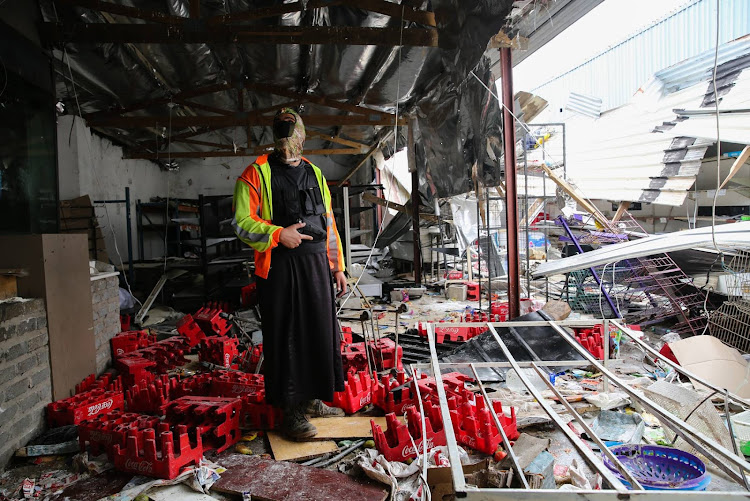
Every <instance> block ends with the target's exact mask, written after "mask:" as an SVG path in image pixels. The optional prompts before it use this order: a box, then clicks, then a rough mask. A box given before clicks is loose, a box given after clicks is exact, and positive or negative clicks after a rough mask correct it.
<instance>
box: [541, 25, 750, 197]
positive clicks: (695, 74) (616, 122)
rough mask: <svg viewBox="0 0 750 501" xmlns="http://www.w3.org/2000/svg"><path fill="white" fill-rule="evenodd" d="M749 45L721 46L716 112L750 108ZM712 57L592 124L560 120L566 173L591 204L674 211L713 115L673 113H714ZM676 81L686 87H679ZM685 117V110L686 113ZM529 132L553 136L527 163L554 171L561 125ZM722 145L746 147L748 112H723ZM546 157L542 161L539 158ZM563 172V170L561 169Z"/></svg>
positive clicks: (664, 78) (655, 81) (661, 78)
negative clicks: (658, 207)
mask: <svg viewBox="0 0 750 501" xmlns="http://www.w3.org/2000/svg"><path fill="white" fill-rule="evenodd" d="M748 67H750V40H745V39H742V40H737V41H734V42H730V43H727V44H724V45H723V46H721V47H720V49H719V68H718V71H717V81H718V90H719V98H720V110H730V109H746V108H750V71H748V70H747V68H748ZM712 72H713V58H709V57H704V55H701V56H699V57H696V58H694V59H691V60H686V61H683V62H682V63H679V64H677V65H675V66H673V67H670V68H667V69H666V70H663V71H661V72H659V73H657V75H655V76H654V77H653V78H652V79H651V80H650V81H649V82H648V83H647V84H646V85H644V86H643V87H642V88H641V89H639V90H638V92H637V93H636V95H635V96H634V98H633V100H632V101H631V102H630V103H629V104H627V105H625V106H622V107H620V108H617V109H615V110H612V111H609V112H606V113H603V114H602V115H601V117H600V118H598V119H593V118H590V117H585V116H582V115H573V116H571V117H570V118H568V119H567V120H566V137H565V150H566V162H565V163H566V175H567V178H568V179H569V180H571V181H572V182H573V183H574V184H575V185H576V186H577V187H578V188H579V190H580V191H581V192H582V193H583V194H584V195H585V196H586V197H588V198H589V199H604V200H613V201H631V202H648V203H654V204H662V205H671V206H680V205H682V204H683V202H684V200H685V197H686V196H687V193H688V190H689V189H690V188H691V187H692V186H693V183H694V182H695V177H696V175H697V173H698V171H699V169H700V166H701V161H702V159H703V156H704V155H705V153H706V149H707V147H708V146H710V145H711V144H713V143H715V142H716V136H717V134H716V119H715V116H714V115H711V114H707V115H699V116H695V115H694V114H690V116H689V117H685V116H683V115H681V114H680V113H679V112H676V111H675V110H702V111H704V112H708V111H710V110H712V109H713V107H714V105H713V97H712V96H713V86H712V84H711V81H712ZM680 82H684V83H685V84H688V83H689V84H690V85H687V86H685V85H680ZM688 114H689V113H688ZM531 128H532V132H534V133H535V134H536V133H538V132H540V131H544V130H551V131H558V134H553V135H552V136H551V137H550V138H549V140H548V141H547V143H545V151H544V152H542V149H541V148H537V149H534V150H532V151H529V152H528V155H529V158H528V162H529V165H531V166H536V165H539V164H541V163H542V162H544V163H546V164H547V165H549V166H550V167H560V166H561V165H562V162H563V144H562V143H563V139H562V136H561V134H559V130H560V128H559V127H555V128H552V127H550V128H548V129H545V128H544V127H543V126H534V125H532V126H531ZM720 131H721V140H722V141H730V142H736V143H743V144H750V115H748V114H747V113H741V114H722V115H721V118H720ZM543 156H544V158H543ZM558 173H559V174H560V175H562V168H560V170H559V172H558Z"/></svg>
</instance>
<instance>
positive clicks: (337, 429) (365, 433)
mask: <svg viewBox="0 0 750 501" xmlns="http://www.w3.org/2000/svg"><path fill="white" fill-rule="evenodd" d="M371 419H372V420H373V421H375V424H377V425H380V427H381V428H383V429H384V430H385V429H386V428H387V427H388V426H387V425H386V423H385V417H368V416H364V417H362V416H346V417H332V418H312V419H310V423H312V424H313V425H314V426H315V427H316V428H317V429H318V434H317V435H315V438H314V440H330V439H342V438H372V427H371V426H370V420H371Z"/></svg>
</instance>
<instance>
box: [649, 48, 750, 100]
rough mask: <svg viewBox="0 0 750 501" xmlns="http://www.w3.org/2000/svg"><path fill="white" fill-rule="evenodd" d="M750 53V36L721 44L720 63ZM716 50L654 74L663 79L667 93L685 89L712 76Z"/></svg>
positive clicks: (708, 51) (705, 52)
mask: <svg viewBox="0 0 750 501" xmlns="http://www.w3.org/2000/svg"><path fill="white" fill-rule="evenodd" d="M748 53H750V38H748V37H745V38H744V39H741V40H737V41H735V42H733V43H728V44H724V45H721V46H719V54H718V61H717V62H718V64H719V65H721V64H725V63H727V62H728V61H732V60H735V59H738V58H740V57H742V56H743V55H745V54H748ZM714 57H715V50H714V49H709V50H706V51H704V52H702V53H701V54H699V55H698V56H696V57H692V58H690V59H686V60H685V61H681V62H679V63H677V64H673V65H672V66H670V67H669V68H665V69H663V70H661V71H657V72H656V73H655V74H654V76H655V77H656V78H658V79H659V80H661V82H662V84H663V85H664V91H665V92H667V93H670V92H675V91H678V90H681V89H685V88H687V87H690V86H692V85H695V84H697V83H698V82H701V81H703V80H707V79H709V78H711V72H712V70H713V65H714Z"/></svg>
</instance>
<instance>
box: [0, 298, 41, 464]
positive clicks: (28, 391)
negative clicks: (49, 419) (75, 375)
mask: <svg viewBox="0 0 750 501" xmlns="http://www.w3.org/2000/svg"><path fill="white" fill-rule="evenodd" d="M50 401H52V381H51V376H50V366H49V336H48V334H47V314H46V311H45V307H44V300H43V299H32V300H30V301H24V302H4V303H0V469H2V468H3V467H4V466H5V464H6V463H7V462H8V459H10V457H11V456H12V455H13V453H14V452H15V450H16V449H18V448H19V447H23V446H24V445H26V443H27V442H28V441H29V440H30V439H31V438H33V437H34V436H36V435H38V434H39V433H40V432H41V431H42V430H43V429H44V407H45V406H46V405H47V404H48V403H49V402H50Z"/></svg>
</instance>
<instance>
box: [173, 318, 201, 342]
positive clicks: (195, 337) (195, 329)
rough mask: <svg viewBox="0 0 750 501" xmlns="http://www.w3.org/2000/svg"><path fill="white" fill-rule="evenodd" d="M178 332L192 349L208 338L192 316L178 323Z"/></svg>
mask: <svg viewBox="0 0 750 501" xmlns="http://www.w3.org/2000/svg"><path fill="white" fill-rule="evenodd" d="M177 332H178V333H179V334H180V335H181V336H183V337H184V338H185V339H187V342H188V346H189V347H190V348H195V347H196V346H198V345H199V344H200V342H201V341H203V340H204V339H205V338H206V333H205V332H203V329H201V328H200V326H199V325H198V324H197V323H196V321H195V319H194V318H193V316H192V315H190V314H188V315H185V316H184V317H182V318H181V319H180V320H178V321H177Z"/></svg>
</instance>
